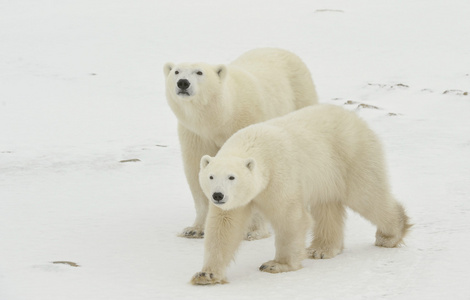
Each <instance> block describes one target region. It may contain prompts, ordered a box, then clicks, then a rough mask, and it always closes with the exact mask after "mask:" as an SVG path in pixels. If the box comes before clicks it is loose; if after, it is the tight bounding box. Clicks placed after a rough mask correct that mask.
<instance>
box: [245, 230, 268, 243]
mask: <svg viewBox="0 0 470 300" xmlns="http://www.w3.org/2000/svg"><path fill="white" fill-rule="evenodd" d="M270 236H271V234H270V233H269V231H265V230H254V231H250V232H248V233H247V234H246V235H245V240H247V241H254V240H261V239H265V238H268V237H270Z"/></svg>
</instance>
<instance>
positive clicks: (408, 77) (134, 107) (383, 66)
mask: <svg viewBox="0 0 470 300" xmlns="http://www.w3.org/2000/svg"><path fill="white" fill-rule="evenodd" d="M469 14H470V2H469V1H468V0H452V1H448V0H446V1H444V0H428V1H424V0H423V1H420V0H416V1H383V0H378V1H377V0H359V1H347V0H337V1H324V0H319V1H306V0H305V1H281V0H269V1H268V0H263V1H261V0H260V1H252V0H242V1H217V2H216V1H209V0H199V1H183V0H175V1H159V0H154V1H150V0H148V1H124V0H121V1H110V0H109V1H91V0H84V1H53V0H49V1H46V0H34V1H33V0H31V1H26V0H24V1H8V0H7V1H1V2H0V299H1V300H31V299H38V300H42V299H44V300H46V299H47V300H55V299H68V300H73V299H114V300H119V299H286V298H289V299H379V298H383V299H469V298H470V289H469V288H468V283H469V282H468V280H469V278H470V271H469V269H470V260H469V258H468V253H467V251H468V248H469V246H470V201H469V200H470V184H469V183H470V95H468V93H470V30H469V28H470V18H468V15H469ZM265 46H269V47H279V48H284V49H288V50H290V51H292V52H294V53H296V54H298V55H299V56H300V57H301V58H302V59H303V60H304V62H305V63H306V64H307V65H308V67H309V68H310V70H311V72H312V75H313V78H314V81H315V84H316V87H317V90H318V93H319V96H320V102H323V103H333V104H336V105H341V106H344V107H346V108H348V109H351V110H354V111H357V113H358V114H359V115H360V116H361V117H363V118H364V119H365V120H366V121H367V122H368V123H369V124H370V125H371V127H372V128H373V129H374V130H375V131H376V132H377V133H378V134H379V135H380V137H381V139H382V141H383V143H384V145H385V149H386V153H387V163H388V166H389V174H390V180H391V184H392V187H393V191H394V194H395V195H396V197H397V198H398V199H399V201H400V202H402V203H403V204H404V206H405V207H406V208H407V211H408V214H409V216H410V217H411V221H412V222H413V223H414V227H413V228H412V231H411V233H410V234H409V235H408V236H407V238H406V245H405V246H404V247H401V248H395V249H385V248H378V247H375V246H374V245H373V243H374V240H375V237H374V235H375V228H374V226H372V225H371V224H370V223H368V222H367V221H365V220H363V219H362V218H361V217H359V216H358V215H357V214H354V213H350V214H349V218H348V221H347V224H346V241H345V249H344V252H343V253H342V254H340V255H338V256H337V257H335V258H333V259H329V260H305V261H303V266H304V267H303V269H301V270H299V271H296V272H289V273H281V274H268V273H263V272H259V271H258V267H259V265H261V263H263V262H265V261H267V260H270V259H272V257H273V255H274V237H270V238H268V239H264V240H259V241H253V242H247V241H244V242H243V243H242V245H241V247H240V249H239V251H238V253H237V257H236V260H235V261H234V262H233V263H232V264H231V266H230V267H229V269H228V274H227V277H228V280H229V281H230V283H229V284H225V285H218V286H205V287H202V286H192V285H190V284H189V280H190V278H191V276H192V275H193V274H194V273H196V272H198V271H200V270H201V267H202V259H203V251H204V249H203V243H204V241H203V240H191V239H184V238H180V237H178V236H177V234H178V233H179V232H180V231H181V230H182V229H183V228H184V227H186V226H189V225H191V224H192V222H193V219H194V216H195V211H194V207H193V201H192V199H191V194H190V191H189V188H188V187H187V184H186V180H185V178H184V173H183V169H182V162H181V157H180V147H179V143H178V138H177V134H176V119H175V117H174V115H173V114H172V112H171V110H170V109H169V108H168V105H167V103H166V99H165V92H164V78H163V71H162V67H163V64H164V63H165V62H168V61H172V62H183V61H205V62H210V63H214V64H215V63H228V62H230V61H231V60H233V59H234V58H236V57H237V56H239V55H240V54H242V53H243V52H245V51H246V50H249V49H252V48H256V47H265Z"/></svg>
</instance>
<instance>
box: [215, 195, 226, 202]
mask: <svg viewBox="0 0 470 300" xmlns="http://www.w3.org/2000/svg"><path fill="white" fill-rule="evenodd" d="M212 199H214V200H215V201H217V202H219V201H222V200H223V199H224V194H222V193H214V194H212Z"/></svg>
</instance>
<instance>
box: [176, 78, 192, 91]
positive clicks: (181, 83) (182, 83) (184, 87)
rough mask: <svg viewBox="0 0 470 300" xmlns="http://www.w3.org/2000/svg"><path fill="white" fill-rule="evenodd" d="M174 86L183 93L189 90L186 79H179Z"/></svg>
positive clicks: (189, 83) (188, 83)
mask: <svg viewBox="0 0 470 300" xmlns="http://www.w3.org/2000/svg"><path fill="white" fill-rule="evenodd" d="M176 85H177V86H178V87H179V88H180V89H181V90H183V91H185V90H187V89H188V88H189V86H190V85H191V82H189V80H187V79H180V80H178V82H177V83H176Z"/></svg>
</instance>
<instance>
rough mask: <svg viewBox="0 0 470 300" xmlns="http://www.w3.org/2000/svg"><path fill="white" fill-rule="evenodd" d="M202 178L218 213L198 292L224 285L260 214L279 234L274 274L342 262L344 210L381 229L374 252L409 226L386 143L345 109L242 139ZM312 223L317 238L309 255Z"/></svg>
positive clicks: (207, 163) (313, 113) (208, 161)
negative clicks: (305, 264) (394, 191)
mask: <svg viewBox="0 0 470 300" xmlns="http://www.w3.org/2000/svg"><path fill="white" fill-rule="evenodd" d="M199 178H200V183H201V186H202V189H203V191H204V193H205V194H206V195H207V197H209V198H210V199H211V200H212V202H211V203H212V205H210V208H209V214H208V218H207V224H206V240H205V254H204V265H203V268H202V272H199V273H196V275H194V277H193V278H192V283H193V284H216V283H224V282H226V278H225V271H226V268H227V266H228V265H229V263H230V261H231V260H232V259H233V257H234V253H235V251H236V249H237V247H238V245H239V243H240V241H241V240H242V237H243V232H244V230H245V228H246V226H247V220H248V218H249V216H250V214H251V210H252V209H254V208H256V209H259V210H260V211H261V212H262V213H263V214H264V215H265V216H266V217H267V218H268V219H269V221H270V222H271V224H272V226H273V229H274V231H275V235H276V241H275V245H276V255H275V258H274V260H271V261H268V262H266V263H264V264H262V265H261V267H260V270H261V271H264V272H270V273H278V272H287V271H293V270H297V269H299V268H301V260H302V259H303V258H305V257H306V255H307V256H308V257H310V258H331V257H334V256H335V255H337V254H338V253H340V252H341V251H342V249H343V225H344V218H345V207H346V206H347V207H350V208H351V209H353V210H354V211H356V212H358V213H359V214H361V215H362V216H363V217H364V218H366V219H368V220H369V221H371V222H372V223H373V224H375V225H376V226H377V233H376V241H375V244H376V245H377V246H382V247H396V246H398V245H399V244H400V243H402V239H403V237H404V236H405V234H406V232H407V231H408V228H409V227H410V225H409V223H408V217H407V216H406V214H405V211H404V209H403V207H402V206H401V205H400V204H399V203H398V202H397V201H396V200H395V198H394V197H393V196H392V195H391V193H390V189H389V184H388V180H387V175H386V170H385V163H384V156H383V153H382V147H381V144H380V142H379V139H378V138H377V136H376V135H375V134H374V132H373V131H372V130H370V129H369V127H368V126H367V124H366V123H365V122H364V121H362V120H361V119H360V118H359V117H358V116H356V115H355V114H354V113H353V112H350V111H347V110H345V109H343V108H341V107H338V106H333V105H315V106H312V107H307V108H304V109H301V110H298V111H296V112H293V113H290V114H288V115H287V116H283V117H279V118H276V119H273V120H270V121H267V122H264V123H260V124H255V125H252V126H249V127H247V128H245V129H242V130H240V131H238V132H237V133H236V134H234V135H233V136H232V137H231V138H230V139H229V140H228V141H227V142H226V143H225V145H224V146H223V147H222V148H221V149H220V151H219V152H218V153H217V155H216V157H215V158H211V157H210V156H204V157H203V158H202V159H201V172H200V174H199ZM310 215H311V217H313V220H314V226H313V232H314V238H313V241H312V243H311V245H310V246H309V247H308V248H307V250H305V249H306V248H305V238H306V233H307V231H308V229H309V227H310V226H311V222H310V221H311V217H310Z"/></svg>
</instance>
